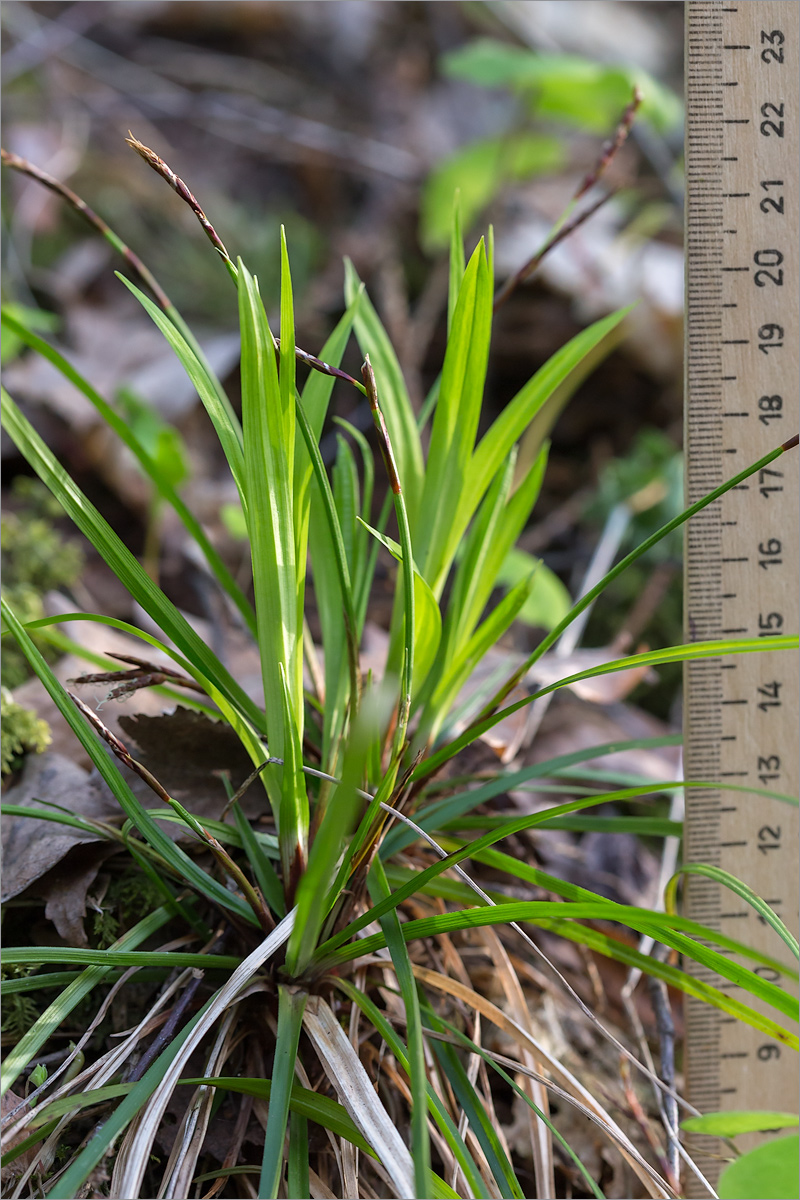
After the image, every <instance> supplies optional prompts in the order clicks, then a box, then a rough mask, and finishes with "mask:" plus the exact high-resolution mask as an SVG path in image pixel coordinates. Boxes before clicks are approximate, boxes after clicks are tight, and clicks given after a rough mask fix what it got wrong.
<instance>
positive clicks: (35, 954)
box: [3, 946, 242, 971]
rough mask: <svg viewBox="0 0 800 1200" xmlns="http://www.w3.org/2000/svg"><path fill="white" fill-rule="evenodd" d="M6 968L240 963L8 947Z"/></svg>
mask: <svg viewBox="0 0 800 1200" xmlns="http://www.w3.org/2000/svg"><path fill="white" fill-rule="evenodd" d="M3 958H4V960H5V962H6V963H7V964H8V965H9V966H12V965H15V964H20V963H67V964H69V963H71V964H72V965H73V966H101V965H102V964H103V963H108V964H109V966H112V967H204V968H206V969H208V970H210V971H213V970H220V971H230V970H233V969H234V968H235V967H238V965H239V963H240V962H241V961H242V960H241V959H240V958H237V957H236V955H233V954H190V953H189V952H188V951H182V950H164V951H160V950H114V949H113V948H110V949H108V950H100V949H91V948H90V949H88V950H80V949H78V948H77V947H75V946H9V947H7V949H6V950H5V951H4V952H3Z"/></svg>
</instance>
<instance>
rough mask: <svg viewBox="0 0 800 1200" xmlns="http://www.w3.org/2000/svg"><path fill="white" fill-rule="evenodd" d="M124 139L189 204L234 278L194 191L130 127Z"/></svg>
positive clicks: (232, 266) (222, 244)
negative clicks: (134, 134) (135, 135)
mask: <svg viewBox="0 0 800 1200" xmlns="http://www.w3.org/2000/svg"><path fill="white" fill-rule="evenodd" d="M125 141H126V142H127V143H128V145H129V146H130V147H131V149H132V150H135V151H136V153H137V154H138V155H139V157H140V158H143V159H144V161H145V162H146V163H147V165H148V166H150V167H152V168H153V170H154V171H155V172H156V174H157V175H160V176H161V178H162V179H165V180H166V181H167V183H168V184H169V186H170V187H171V188H172V190H173V192H176V193H177V194H178V195H179V196H180V198H181V200H183V201H184V202H185V203H186V204H188V205H189V208H190V209H191V210H192V212H193V213H194V215H195V216H196V217H197V219H198V221H199V222H200V224H201V226H202V227H203V232H204V233H205V235H206V237H207V238H208V240H209V241H210V242H211V245H212V246H213V247H214V249H215V250H216V251H217V253H218V254H219V255H220V257H221V258H222V259H223V260H224V262H225V265H226V266H227V267H228V268H229V269H231V268H232V269H233V272H234V278H236V267H235V266H234V264H233V262H232V261H231V256H230V254H228V251H227V250H226V249H225V243H224V242H223V240H222V238H221V237H220V236H219V234H218V233H217V231H216V229H215V228H214V226H213V225H212V224H211V222H210V221H209V219H208V217H207V216H206V214H205V213H204V212H203V209H202V208H201V206H200V204H199V202H198V200H197V199H196V197H195V195H194V193H193V192H191V191H190V190H189V188H188V187H187V186H186V184H185V183H184V182H183V180H182V179H181V177H180V176H179V175H176V174H175V172H174V171H173V170H172V167H170V166H169V165H168V164H167V163H165V162H164V159H163V158H161V156H160V155H158V154H156V152H155V150H151V149H150V147H149V146H145V144H144V142H140V141H139V139H138V138H135V137H134V136H133V134H132V133H131V131H130V129H129V130H128V136H127V137H126V138H125Z"/></svg>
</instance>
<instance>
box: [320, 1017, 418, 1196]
mask: <svg viewBox="0 0 800 1200" xmlns="http://www.w3.org/2000/svg"><path fill="white" fill-rule="evenodd" d="M303 1026H304V1027H305V1030H306V1033H307V1034H308V1035H309V1037H310V1038H311V1040H312V1042H313V1043H314V1048H315V1050H316V1051H317V1054H318V1055H319V1058H320V1061H321V1062H322V1064H323V1066H324V1067H325V1070H326V1072H327V1075H328V1079H329V1080H330V1083H331V1084H332V1086H333V1087H334V1088H335V1090H336V1093H337V1095H338V1096H339V1100H340V1101H341V1103H342V1104H343V1105H344V1107H345V1108H346V1109H347V1111H348V1113H349V1114H350V1116H351V1117H352V1119H353V1120H354V1121H355V1123H356V1125H357V1126H358V1128H359V1129H360V1131H361V1133H362V1134H363V1135H364V1137H365V1138H366V1139H367V1141H368V1142H369V1144H370V1145H371V1146H372V1148H373V1149H374V1150H375V1152H376V1154H377V1155H378V1157H379V1159H380V1161H381V1162H382V1163H383V1166H384V1167H385V1169H386V1171H387V1173H388V1175H389V1178H390V1180H391V1183H392V1186H393V1187H394V1189H395V1192H396V1194H397V1196H399V1197H401V1198H405V1197H413V1195H414V1167H413V1163H412V1160H411V1154H410V1152H409V1150H408V1147H407V1146H406V1145H405V1143H404V1142H403V1139H402V1138H401V1136H400V1134H399V1133H398V1131H397V1129H396V1128H395V1126H394V1124H393V1123H392V1121H391V1119H390V1117H389V1114H388V1113H387V1112H386V1109H385V1108H384V1107H383V1105H382V1103H381V1101H380V1100H379V1098H378V1096H377V1095H376V1093H375V1089H374V1088H373V1086H372V1082H371V1080H370V1078H369V1076H368V1075H367V1072H366V1071H365V1069H364V1067H363V1065H362V1063H361V1059H360V1058H359V1057H358V1055H357V1054H356V1052H355V1050H354V1049H353V1047H352V1046H351V1045H350V1042H349V1041H348V1039H347V1035H346V1034H345V1032H344V1030H343V1029H342V1027H341V1025H340V1024H339V1022H338V1021H337V1019H336V1016H335V1014H334V1012H333V1010H332V1009H331V1007H330V1005H329V1004H328V1003H327V1001H325V1000H323V998H322V997H321V996H309V999H308V1004H307V1005H306V1010H305V1013H304V1014H303Z"/></svg>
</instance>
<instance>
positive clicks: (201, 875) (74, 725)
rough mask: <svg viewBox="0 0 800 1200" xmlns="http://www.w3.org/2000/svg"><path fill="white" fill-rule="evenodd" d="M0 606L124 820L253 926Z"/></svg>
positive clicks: (174, 867)
mask: <svg viewBox="0 0 800 1200" xmlns="http://www.w3.org/2000/svg"><path fill="white" fill-rule="evenodd" d="M0 606H2V613H3V619H4V621H5V622H6V624H7V625H8V627H9V629H10V630H11V632H12V634H13V636H14V637H15V638H16V640H17V642H18V643H19V645H20V647H21V648H22V650H23V652H24V654H25V656H26V658H27V659H28V662H29V663H30V664H31V666H32V667H33V670H34V671H35V673H36V674H37V675H38V676H39V678H40V679H41V681H42V683H43V684H44V686H45V688H46V689H47V691H48V693H49V694H50V696H51V698H52V699H53V700H54V702H55V704H56V706H57V707H58V710H59V712H60V713H61V715H62V716H63V717H64V719H65V720H66V722H67V724H68V725H69V726H70V728H71V729H72V732H73V733H74V734H75V735H76V736H77V738H78V740H79V741H80V743H81V745H82V746H83V748H84V750H85V751H86V753H87V754H88V755H89V757H90V758H91V760H92V762H93V763H94V765H95V767H97V770H98V771H99V772H100V775H101V777H102V778H103V780H104V781H105V783H107V784H108V786H109V787H110V788H111V791H112V792H113V794H114V797H115V799H116V800H117V801H118V803H119V805H120V807H121V808H122V810H123V812H124V813H125V815H126V817H128V819H129V820H130V821H131V822H132V823H133V824H134V825H135V826H136V828H137V829H138V830H139V832H140V833H141V834H142V836H143V837H144V838H145V839H146V840H147V841H148V842H149V843H150V845H151V846H152V847H153V848H154V849H155V850H157V851H158V853H159V854H160V855H161V856H162V858H163V859H164V861H165V862H167V863H168V864H169V865H170V867H171V868H172V870H174V871H175V873H176V875H177V876H178V877H179V878H182V879H184V880H185V882H186V883H188V884H189V885H190V886H191V887H195V888H197V890H198V891H199V892H200V893H201V894H202V895H204V896H206V897H208V898H209V899H211V900H213V901H214V902H215V903H216V904H219V905H221V906H222V907H223V908H224V909H229V910H230V911H232V912H235V913H237V914H238V915H239V916H240V917H243V918H244V919H245V920H246V921H247V922H248V923H249V924H252V923H254V922H255V918H254V916H253V913H252V911H251V910H250V906H249V905H248V904H246V903H245V902H244V901H243V900H242V899H241V897H239V896H237V895H235V894H234V893H233V892H230V891H229V890H228V889H227V888H226V887H224V886H223V885H222V884H221V883H219V882H218V881H217V880H216V879H214V878H213V876H211V875H209V874H208V873H207V872H206V871H204V870H202V868H201V867H199V866H198V865H197V863H195V862H194V860H193V859H191V858H190V857H189V855H188V854H187V853H186V852H185V851H184V850H182V849H181V848H180V847H179V846H178V845H176V843H175V842H174V841H173V840H172V838H170V837H168V836H167V835H166V834H165V833H164V831H163V830H162V829H160V828H159V826H158V825H157V824H156V822H155V821H154V820H153V818H152V817H151V816H149V815H148V813H147V811H146V809H145V808H144V807H143V806H142V805H141V804H140V803H139V801H138V800H137V799H136V797H135V796H134V794H133V792H132V791H131V789H130V787H129V786H128V783H127V782H126V780H125V779H124V778H123V776H122V774H121V773H120V771H119V769H118V767H117V765H116V763H115V762H114V761H113V760H112V759H111V758H110V757H109V755H108V754H106V753H105V751H104V749H103V748H102V747H101V745H100V742H99V741H98V739H97V737H96V736H95V735H94V733H91V732H90V731H89V729H88V728H87V725H86V722H85V720H84V719H83V717H81V716H80V714H79V713H78V710H77V709H76V707H75V705H74V704H73V702H72V701H71V700H70V698H69V696H68V695H67V693H66V691H65V690H64V688H63V687H62V685H61V684H60V683H59V681H58V680H57V679H56V677H55V675H54V674H53V672H52V670H51V669H50V667H49V666H48V664H47V663H46V662H45V660H44V659H43V658H42V656H41V654H40V652H39V651H38V650H37V648H36V647H35V646H34V644H33V642H32V641H31V639H30V638H29V637H28V634H27V633H26V632H25V630H24V629H23V628H22V626H21V625H20V624H19V622H18V621H17V618H16V616H15V615H14V613H13V611H12V610H11V609H10V608H9V607H8V605H7V604H6V602H5V600H4V599H2V598H0Z"/></svg>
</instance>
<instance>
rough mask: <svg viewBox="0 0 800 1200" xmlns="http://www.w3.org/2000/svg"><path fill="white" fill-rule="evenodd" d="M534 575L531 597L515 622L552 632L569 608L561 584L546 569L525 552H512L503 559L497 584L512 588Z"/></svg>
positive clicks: (569, 599)
mask: <svg viewBox="0 0 800 1200" xmlns="http://www.w3.org/2000/svg"><path fill="white" fill-rule="evenodd" d="M532 571H534V572H535V574H534V576H533V584H532V588H531V594H530V596H529V597H528V599H527V600H526V601H525V603H524V604H523V606H522V608H521V609H520V610H519V612H518V613H517V620H519V621H525V622H526V624H528V625H535V626H537V627H538V628H540V629H546V630H548V632H549V630H551V629H555V627H556V625H557V624H558V623H559V621H562V620H563V619H564V617H565V616H566V615H567V613H568V612H569V610H570V608H571V606H572V599H571V597H570V594H569V592H568V591H567V589H566V588H565V586H564V584H563V583H562V582H561V580H560V579H559V578H558V576H557V575H556V574H555V573H554V572H553V571H551V570H550V568H549V567H547V566H545V564H544V563H543V562H542V561H541V560H540V559H537V558H534V557H533V555H532V554H528V553H527V552H526V551H525V550H518V549H516V548H515V549H513V550H511V551H509V553H508V554H507V555H506V558H505V561H504V563H503V565H502V567H501V568H500V571H499V574H498V576H497V582H498V583H500V584H503V585H504V586H505V587H506V588H512V587H515V586H516V585H517V584H518V583H519V582H520V581H521V580H522V579H526V578H527V577H528V576H529V575H530V574H531V572H532Z"/></svg>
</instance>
